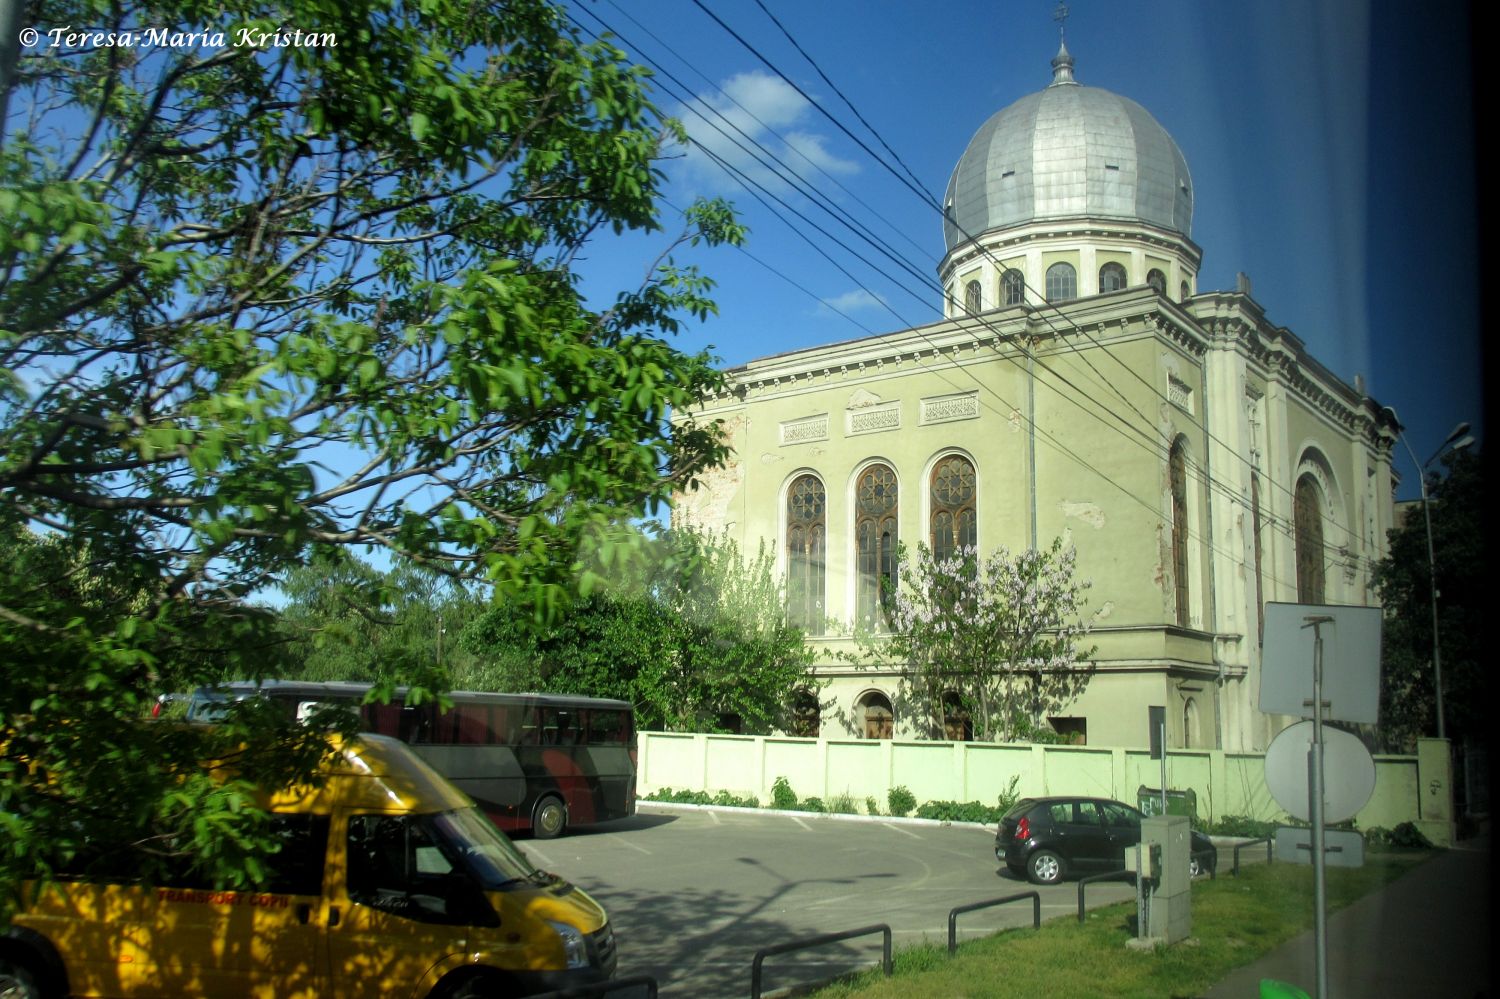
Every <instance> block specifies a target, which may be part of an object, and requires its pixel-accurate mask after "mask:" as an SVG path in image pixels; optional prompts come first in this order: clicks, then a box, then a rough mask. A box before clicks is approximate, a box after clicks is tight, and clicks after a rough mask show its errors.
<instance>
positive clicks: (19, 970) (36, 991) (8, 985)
mask: <svg viewBox="0 0 1500 999" xmlns="http://www.w3.org/2000/svg"><path fill="white" fill-rule="evenodd" d="M47 996H48V993H46V992H45V991H43V990H42V984H41V981H40V979H38V977H37V974H36V972H35V971H33V970H31V968H30V967H28V966H27V965H25V964H23V963H22V962H20V961H17V960H15V959H14V958H9V957H0V999H47Z"/></svg>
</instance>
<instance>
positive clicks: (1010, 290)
mask: <svg viewBox="0 0 1500 999" xmlns="http://www.w3.org/2000/svg"><path fill="white" fill-rule="evenodd" d="M1000 301H1001V302H1002V303H1004V304H1005V305H1025V304H1026V278H1025V277H1024V276H1022V274H1021V272H1020V271H1018V270H1016V269H1015V268H1014V267H1007V268H1006V269H1005V273H1004V274H1002V275H1000Z"/></svg>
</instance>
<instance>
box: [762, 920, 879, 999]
mask: <svg viewBox="0 0 1500 999" xmlns="http://www.w3.org/2000/svg"><path fill="white" fill-rule="evenodd" d="M876 933H880V934H883V936H884V943H883V945H882V950H881V961H880V967H881V970H882V971H884V972H885V977H887V978H889V977H891V928H890V927H889V926H887V925H886V924H885V923H876V924H875V925H874V926H862V927H860V928H859V929H857V930H845V931H843V932H842V933H825V934H823V935H822V936H817V937H807V938H806V939H803V940H794V941H792V942H791V943H784V944H776V945H775V946H772V947H762V948H761V949H760V950H758V951H756V952H755V960H754V961H752V962H751V963H750V999H760V972H761V965H762V964H764V963H765V960H766V958H768V957H772V956H774V955H776V954H789V953H791V952H792V951H798V950H809V949H811V948H813V947H823V946H826V945H827V944H831V943H839V942H840V941H843V940H852V939H854V938H855V937H865V936H871V935H873V934H876Z"/></svg>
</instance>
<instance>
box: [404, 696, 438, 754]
mask: <svg viewBox="0 0 1500 999" xmlns="http://www.w3.org/2000/svg"><path fill="white" fill-rule="evenodd" d="M437 720H438V718H437V705H436V704H423V705H420V706H418V707H414V708H410V707H403V708H402V709H401V732H400V735H399V738H400V739H401V741H402V742H405V743H409V744H412V745H416V744H423V743H429V744H430V743H434V742H437V741H439V740H438V738H437V732H436V729H437V724H436V723H437Z"/></svg>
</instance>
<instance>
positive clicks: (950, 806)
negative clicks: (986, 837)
mask: <svg viewBox="0 0 1500 999" xmlns="http://www.w3.org/2000/svg"><path fill="white" fill-rule="evenodd" d="M1004 814H1005V813H1004V812H1003V811H1001V810H1000V809H997V808H994V807H992V806H990V805H986V804H984V803H983V802H981V801H929V802H926V803H925V804H923V805H922V807H921V808H918V809H917V818H919V819H939V820H941V821H944V822H983V823H986V824H989V823H995V822H999V821H1000V816H1002V815H1004Z"/></svg>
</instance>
